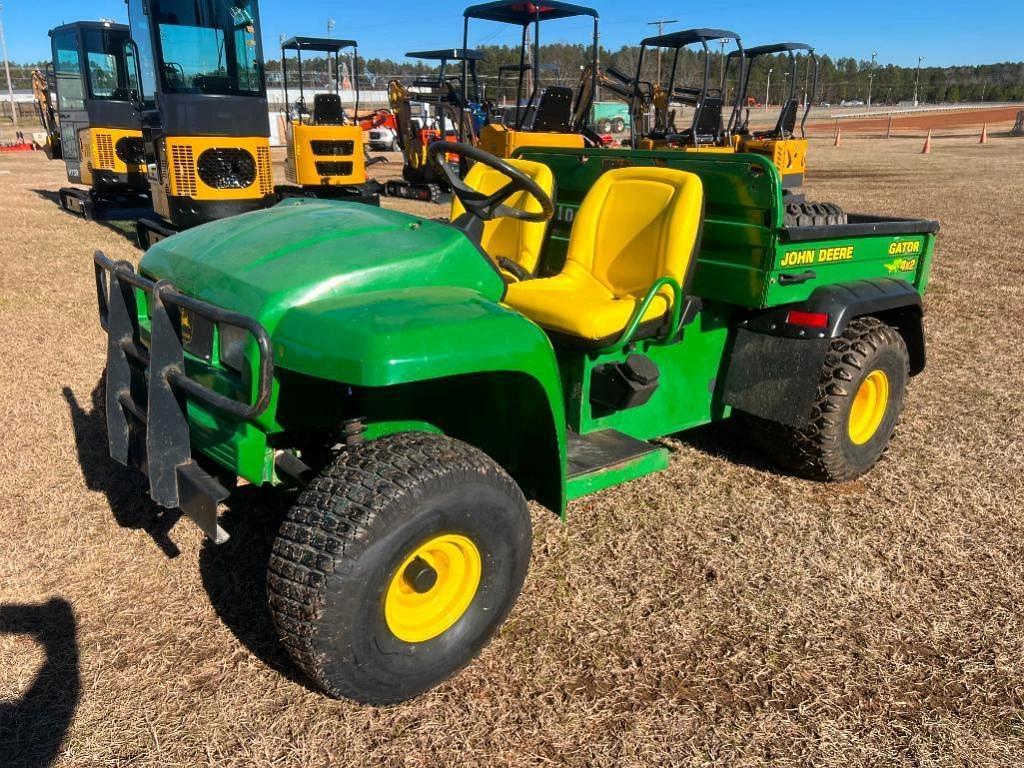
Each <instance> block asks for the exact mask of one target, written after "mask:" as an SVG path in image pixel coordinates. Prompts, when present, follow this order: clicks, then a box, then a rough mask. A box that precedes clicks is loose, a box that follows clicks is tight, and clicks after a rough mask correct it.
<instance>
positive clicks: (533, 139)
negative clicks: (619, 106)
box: [459, 0, 600, 158]
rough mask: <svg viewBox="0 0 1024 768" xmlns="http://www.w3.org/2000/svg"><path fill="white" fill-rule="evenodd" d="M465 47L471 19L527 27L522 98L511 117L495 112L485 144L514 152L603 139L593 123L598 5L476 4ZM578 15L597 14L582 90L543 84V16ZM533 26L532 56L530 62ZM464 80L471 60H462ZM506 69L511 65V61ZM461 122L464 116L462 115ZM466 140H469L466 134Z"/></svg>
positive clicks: (468, 15)
mask: <svg viewBox="0 0 1024 768" xmlns="http://www.w3.org/2000/svg"><path fill="white" fill-rule="evenodd" d="M462 15H463V19H464V21H463V32H462V47H463V49H468V48H469V22H470V19H481V20H485V21H492V22H498V23H500V24H511V25H513V26H519V27H521V28H522V37H521V44H520V47H519V64H518V65H513V67H512V71H513V72H514V73H515V74H516V75H517V82H516V100H515V104H514V105H513V108H512V110H511V114H509V115H508V118H505V117H504V116H502V117H501V118H500V119H499V118H498V117H497V116H494V117H492V119H491V120H490V122H488V124H487V125H485V126H483V128H481V130H480V139H479V146H480V148H481V149H483V150H485V151H486V152H489V153H490V154H492V155H495V156H497V157H506V158H507V157H512V153H513V152H515V151H516V150H517V149H519V148H520V147H565V148H578V149H582V148H583V147H584V146H585V145H587V144H588V143H589V144H595V145H596V144H599V143H600V139H599V138H598V137H597V135H596V134H592V133H591V132H590V131H589V129H588V128H587V125H586V124H587V121H588V119H589V117H590V108H591V106H592V104H593V100H594V95H595V94H596V92H597V71H598V66H597V51H598V14H597V11H596V10H594V9H593V8H587V7H585V6H582V5H573V4H571V3H564V2H559V1H558V0H549V2H544V3H533V2H523V0H495V2H490V3H483V4H481V5H473V6H470V7H469V8H467V9H466V10H465V11H464V12H463V14H462ZM574 17H589V18H591V19H593V30H594V34H593V40H592V47H591V56H592V58H591V62H590V64H589V66H587V67H586V68H585V69H584V75H583V80H582V81H581V83H580V87H579V88H578V89H577V91H576V93H575V94H574V93H573V89H572V88H569V87H567V86H548V87H547V88H544V89H541V84H540V73H541V69H542V67H541V63H540V27H541V22H547V21H552V20H556V19H570V18H574ZM531 29H532V46H533V47H532V61H531V62H530V63H528V62H527V53H528V51H530V46H531V35H530V30H531ZM462 67H463V69H462V73H463V76H462V80H463V82H466V81H467V77H468V74H469V73H468V68H469V65H468V62H467V61H466V60H463V63H462ZM504 69H509V68H508V67H505V68H504ZM459 122H460V124H462V123H463V122H464V121H463V120H461V119H460V121H459ZM461 140H462V141H465V140H466V137H465V136H464V135H463V136H462V137H461Z"/></svg>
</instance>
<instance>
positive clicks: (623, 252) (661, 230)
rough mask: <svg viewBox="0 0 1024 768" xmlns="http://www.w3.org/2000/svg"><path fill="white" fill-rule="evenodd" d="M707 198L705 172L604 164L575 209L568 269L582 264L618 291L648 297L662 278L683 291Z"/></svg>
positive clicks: (618, 292)
mask: <svg viewBox="0 0 1024 768" xmlns="http://www.w3.org/2000/svg"><path fill="white" fill-rule="evenodd" d="M703 201H704V188H703V186H702V185H701V181H700V177H699V176H697V175H696V174H693V173H688V172H687V171H679V170H676V169H674V168H654V167H631V168H615V169H613V170H610V171H606V172H605V173H604V174H602V175H601V177H600V178H599V179H598V180H597V181H596V182H595V183H594V186H592V187H591V188H590V190H589V191H588V192H587V195H586V197H584V198H583V202H582V204H581V205H580V208H579V210H578V211H577V212H576V218H575V220H574V221H573V225H572V233H571V235H570V237H569V249H568V252H567V254H566V271H569V270H572V269H582V270H585V271H586V272H589V273H590V274H591V275H593V276H594V278H595V279H596V280H597V281H598V282H600V283H602V284H603V285H604V286H605V287H606V288H608V290H610V291H611V292H612V293H613V294H614V295H615V296H616V297H620V298H621V297H625V296H635V297H643V296H644V295H646V293H647V291H649V290H650V288H651V285H653V284H654V282H655V281H656V280H658V279H659V278H661V277H671V278H674V279H675V280H676V281H677V282H678V283H679V284H680V285H681V286H682V287H683V288H684V290H685V288H686V283H687V277H688V275H689V272H690V265H691V263H692V262H693V260H694V259H696V254H695V253H694V250H695V248H696V245H697V238H698V236H699V234H700V225H701V215H702V210H703Z"/></svg>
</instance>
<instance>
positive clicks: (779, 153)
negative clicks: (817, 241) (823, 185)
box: [726, 43, 818, 190]
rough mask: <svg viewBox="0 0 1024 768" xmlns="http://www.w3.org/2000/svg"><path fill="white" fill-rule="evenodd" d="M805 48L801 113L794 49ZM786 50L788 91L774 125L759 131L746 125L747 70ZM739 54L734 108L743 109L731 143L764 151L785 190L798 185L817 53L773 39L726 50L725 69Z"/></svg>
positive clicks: (804, 164) (815, 83) (815, 81)
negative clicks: (805, 89) (806, 88)
mask: <svg viewBox="0 0 1024 768" xmlns="http://www.w3.org/2000/svg"><path fill="white" fill-rule="evenodd" d="M800 51H804V52H805V58H806V60H807V68H808V71H807V73H806V74H807V77H806V78H805V82H806V81H807V79H811V77H812V72H813V80H812V84H811V88H810V90H809V91H808V92H807V93H806V94H804V102H805V103H804V108H803V115H802V116H801V115H800V100H799V99H798V98H797V74H798V71H797V70H798V61H797V53H798V52H800ZM778 54H786V55H787V57H788V60H789V62H788V63H789V69H788V76H787V77H786V78H784V79H785V80H786V81H788V86H787V87H788V92H787V93H786V95H785V98H784V99H783V100H782V108H781V109H780V111H779V117H778V120H776V122H775V126H774V127H772V128H770V129H767V130H762V131H755V130H752V129H751V128H750V107H749V105H748V98H747V96H748V94H749V89H750V73H751V71H752V70H753V64H754V62H755V61H756V60H757V59H758V58H760V57H762V56H776V55H778ZM740 57H742V62H740V72H741V86H740V100H739V104H740V106H738V107H737V108H738V109H741V110H745V112H744V114H743V116H742V117H741V118H740V117H738V118H737V120H736V132H735V134H734V135H733V143H734V144H735V146H736V151H737V152H753V153H755V154H758V155H764V156H765V157H768V158H770V159H771V161H772V162H773V163H774V164H775V166H776V167H777V168H778V169H779V173H781V174H782V185H783V188H784V189H786V190H791V189H793V188H794V187H799V186H801V185H802V184H803V183H804V173H805V172H806V171H807V146H808V142H807V133H806V131H805V130H804V126H805V125H806V123H807V116H808V114H810V111H811V103H812V102H813V100H814V94H815V93H816V92H817V90H818V57H817V55H816V54H815V53H814V48H812V47H811V46H810V45H808V44H807V43H775V44H772V45H760V46H757V47H755V48H748V49H746V50H745V51H742V52H738V51H733V52H732V53H730V54H729V59H728V63H727V65H726V71H727V72H728V69H729V68H730V67H732V66H733V62H734V61H736V60H737V59H739V58H740ZM798 118H799V121H800V123H799V130H800V135H799V136H797V135H796V133H797V119H798Z"/></svg>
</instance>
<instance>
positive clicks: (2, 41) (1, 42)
mask: <svg viewBox="0 0 1024 768" xmlns="http://www.w3.org/2000/svg"><path fill="white" fill-rule="evenodd" d="M3 11H4V7H3V5H0V14H2V13H3ZM0 47H2V48H3V54H4V74H6V75H7V98H8V99H9V100H10V102H11V120H12V121H13V122H14V127H15V128H17V127H18V108H17V105H16V104H15V103H14V86H13V85H11V65H10V62H8V61H7V38H6V37H4V22H3V19H2V18H0Z"/></svg>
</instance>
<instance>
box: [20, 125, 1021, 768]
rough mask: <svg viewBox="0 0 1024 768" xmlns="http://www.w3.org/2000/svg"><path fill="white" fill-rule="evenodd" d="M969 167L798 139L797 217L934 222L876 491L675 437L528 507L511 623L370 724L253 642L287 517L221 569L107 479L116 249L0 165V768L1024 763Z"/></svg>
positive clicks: (1003, 190) (1011, 494) (727, 432)
mask: <svg viewBox="0 0 1024 768" xmlns="http://www.w3.org/2000/svg"><path fill="white" fill-rule="evenodd" d="M976 142H977V139H976V138H971V137H964V138H959V139H948V140H943V141H940V142H936V145H935V148H934V153H933V154H932V155H931V156H927V157H925V156H922V155H920V154H919V151H920V140H919V139H894V140H891V141H888V142H886V141H870V140H866V139H861V140H858V139H851V140H847V141H845V142H844V145H843V146H842V147H841V148H838V149H837V148H833V147H832V146H830V143H829V142H828V141H827V140H825V139H822V140H815V141H814V143H813V145H812V155H811V164H812V166H813V171H812V172H811V174H810V177H809V183H808V192H809V194H810V195H811V196H812V198H814V199H826V200H833V201H835V202H838V203H840V204H842V205H844V206H845V207H846V208H847V209H849V210H858V211H865V212H877V213H890V214H895V215H908V216H912V215H922V216H927V217H931V218H937V219H939V220H940V221H941V222H942V226H943V230H942V234H941V236H940V241H939V247H938V253H937V261H936V266H935V270H934V277H933V281H932V284H931V287H930V289H929V293H928V296H927V299H926V305H927V322H928V326H927V331H928V340H929V345H930V346H929V363H928V368H927V370H926V371H925V373H924V374H923V375H922V376H920V377H919V378H917V379H915V380H914V381H913V383H912V386H911V389H910V393H909V399H908V402H907V410H906V415H905V418H904V420H903V424H902V426H901V428H900V430H899V433H898V434H897V437H896V440H895V442H894V444H893V447H892V449H891V451H890V452H889V454H888V455H887V456H886V457H885V458H884V459H883V461H882V463H881V464H880V465H879V466H878V467H877V468H876V469H874V470H873V471H872V472H871V473H869V474H868V475H867V476H866V477H864V478H863V479H861V480H859V481H856V482H852V483H846V484H842V485H820V484H815V483H811V482H805V481H802V480H798V479H794V478H791V477H788V476H785V475H781V474H778V473H777V472H775V471H774V470H773V469H772V468H771V467H770V466H769V465H768V464H766V463H765V462H764V461H763V459H762V458H761V457H760V456H759V455H757V454H756V453H752V452H751V451H749V450H748V449H747V448H746V447H744V446H745V441H744V439H743V435H738V434H736V433H735V432H734V431H732V430H731V429H729V428H715V429H706V430H701V431H698V432H697V433H692V434H687V435H681V436H679V437H678V438H677V439H672V440H669V441H667V443H668V445H669V446H670V447H671V449H672V462H671V467H670V468H669V470H668V471H666V472H664V473H662V474H660V475H657V476H655V477H652V478H648V479H644V480H640V481H636V482H633V483H631V484H628V485H626V486H623V487H620V488H617V489H614V490H610V491H606V492H603V493H600V494H598V495H596V496H593V497H590V498H586V499H584V500H581V501H578V502H575V503H574V504H572V505H571V507H570V509H569V513H568V523H567V524H565V525H563V524H561V523H560V522H559V521H558V520H557V519H556V518H554V516H553V515H551V514H550V513H549V512H547V511H545V510H543V509H535V510H534V524H535V531H536V539H535V545H534V558H533V565H532V570H531V573H530V575H529V577H528V580H527V585H526V588H525V592H524V594H523V596H522V598H521V600H520V602H519V603H518V605H517V607H516V609H515V610H514V611H513V614H512V616H511V619H510V620H509V622H508V623H507V624H506V625H505V627H504V628H503V629H502V630H501V632H500V633H499V635H498V636H497V637H496V638H495V640H494V641H493V642H492V643H491V644H490V645H489V646H488V648H487V649H486V650H485V652H484V653H483V655H482V657H481V658H480V659H479V660H477V661H476V662H475V663H473V664H472V665H471V666H470V667H469V668H468V669H466V670H465V671H464V672H462V673H461V674H460V675H458V676H457V677H456V678H455V679H453V680H452V681H450V682H448V683H446V684H445V685H443V686H441V687H440V688H438V689H437V690H435V691H433V692H431V693H429V694H427V695H425V696H423V697H421V698H419V699H417V700H415V701H412V702H410V703H408V704H405V705H402V706H396V707H392V708H386V709H373V708H367V707H362V706H358V705H355V704H352V703H349V702H345V701H333V700H330V699H327V698H325V697H323V696H322V695H320V694H319V693H317V692H316V691H314V690H310V689H309V688H308V687H307V686H306V684H304V682H303V681H302V680H301V679H300V678H298V676H297V675H296V673H295V672H294V671H293V669H292V668H291V666H290V665H289V662H288V659H287V657H286V655H285V653H284V652H283V651H282V649H281V648H280V647H279V646H278V644H277V642H276V640H275V638H274V635H273V631H272V628H271V625H270V620H269V617H268V614H267V610H266V607H265V588H264V567H265V562H266V560H267V557H268V549H269V546H270V542H271V538H272V536H273V535H274V532H275V529H276V527H277V525H278V521H279V519H280V517H281V515H282V513H283V510H284V508H285V506H286V505H287V502H288V498H287V496H284V495H273V494H266V493H262V492H255V491H253V490H252V489H249V491H248V492H247V493H241V494H239V495H238V496H237V497H236V498H234V499H232V500H231V502H230V503H229V505H228V506H227V509H226V511H225V513H224V523H223V524H224V526H225V527H226V528H227V529H228V530H229V531H230V532H231V534H232V538H231V540H230V542H229V543H228V544H226V545H225V546H223V547H221V548H215V547H213V546H212V545H211V544H209V543H208V542H205V541H204V540H203V538H202V536H201V535H200V533H199V532H198V531H197V530H196V529H195V527H194V526H192V525H190V524H188V523H187V521H186V522H184V523H181V524H179V525H177V526H176V527H174V528H173V529H171V530H170V531H169V532H168V531H167V530H166V525H165V522H164V521H161V519H159V518H158V516H157V515H156V512H155V510H154V509H153V508H152V507H151V506H150V505H148V504H147V503H146V502H145V501H143V497H142V486H141V483H140V481H139V478H138V477H137V476H136V475H135V474H133V473H132V472H130V471H128V470H125V469H123V468H120V467H119V466H117V465H115V464H114V463H113V462H112V461H111V460H110V459H109V458H108V457H107V455H106V446H105V434H104V428H103V425H102V424H101V423H100V422H99V421H98V418H97V413H96V410H95V407H96V404H95V401H94V400H95V394H96V390H95V387H96V384H97V379H98V376H99V374H100V371H101V369H102V367H103V358H104V345H105V336H104V335H103V333H102V332H101V330H100V328H99V325H98V322H97V319H96V308H95V289H94V286H93V278H92V270H91V263H90V256H91V254H92V251H93V249H95V248H102V249H104V250H105V251H106V252H107V253H108V254H110V255H113V256H116V257H119V258H128V259H137V257H138V253H137V252H136V251H135V249H134V248H133V247H132V245H131V243H130V242H129V241H128V240H127V239H126V238H125V237H124V236H123V235H122V234H120V233H119V232H118V231H115V230H113V229H111V228H108V227H106V226H104V225H102V224H97V223H87V222H84V221H79V220H76V219H74V218H72V217H70V216H69V215H67V214H64V213H62V212H61V211H60V210H59V209H58V208H57V206H56V204H55V202H54V193H55V191H56V189H57V188H58V187H59V186H60V185H61V183H62V166H60V165H59V164H56V163H51V164H47V162H46V160H45V158H44V157H43V156H42V155H41V154H38V153H37V154H29V155H22V156H17V157H14V156H0V222H2V232H0V264H2V266H0V339H2V341H3V365H2V366H0V419H2V422H0V423H2V425H3V430H4V434H3V438H2V441H0V604H2V607H0V765H3V766H34V765H43V764H47V763H48V762H50V761H51V760H53V761H55V762H56V763H57V764H58V765H62V766H108V765H129V764H130V765H133V766H142V765H146V766H192V765H198V764H206V763H217V764H219V765H239V766H241V765H246V766H251V765H256V766H299V765H303V766H307V765H308V766H327V765H332V766H348V765H352V766H371V765H389V766H390V765H404V766H440V765H473V766H492V765H569V766H663V765H693V766H703V765H724V766H749V765H763V764H772V765H779V766H788V765H821V766H832V765H843V766H879V765H900V766H904V765H905V766H962V765H991V766H1005V765H1014V764H1020V763H1021V761H1022V760H1024V615H1022V612H1021V606H1022V605H1024V509H1022V507H1024V406H1022V397H1021V391H1022V380H1024V373H1022V366H1021V358H1020V354H1021V353H1020V340H1019V338H1018V336H1019V335H1020V329H1019V328H1018V325H1017V324H1018V323H1021V322H1022V321H1024V261H1022V258H1021V255H1020V252H1021V243H1022V242H1024V139H1010V138H1004V137H1003V136H1000V135H996V136H995V137H994V138H993V140H992V143H991V144H989V145H987V146H979V145H978V144H977V143H976ZM421 210H423V211H424V212H425V209H422V208H421ZM440 213H441V211H440V210H439V209H438V210H437V212H436V213H433V214H432V215H438V214H440Z"/></svg>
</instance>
